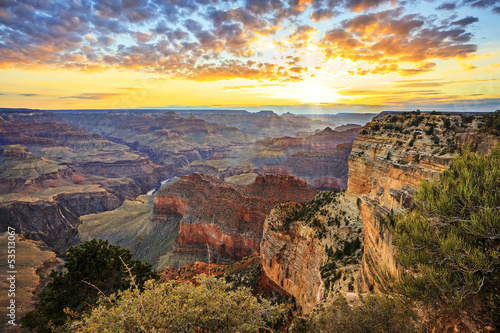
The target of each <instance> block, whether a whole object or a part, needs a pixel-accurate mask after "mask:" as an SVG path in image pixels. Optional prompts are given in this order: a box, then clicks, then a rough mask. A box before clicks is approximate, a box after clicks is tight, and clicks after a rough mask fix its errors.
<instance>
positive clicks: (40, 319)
mask: <svg viewBox="0 0 500 333" xmlns="http://www.w3.org/2000/svg"><path fill="white" fill-rule="evenodd" d="M124 263H125V264H126V265H127V266H128V267H129V269H130V272H131V273H132V274H133V276H134V277H135V281H134V283H137V285H138V287H139V288H142V287H143V285H144V282H145V281H146V280H149V279H152V278H158V277H159V276H158V274H156V273H155V272H153V271H152V270H151V265H150V264H143V263H141V262H140V261H139V260H132V254H131V253H130V250H128V249H124V248H121V247H119V246H115V245H111V244H109V242H108V241H103V240H101V239H99V240H97V239H92V240H90V241H88V242H85V243H82V244H80V245H79V246H78V247H76V246H72V247H70V248H69V249H68V251H67V255H66V261H65V264H64V267H65V269H66V271H65V272H56V271H52V273H51V274H50V281H49V283H48V284H47V287H46V288H45V290H44V291H42V292H41V293H40V294H39V295H38V297H39V303H38V306H37V308H36V309H35V310H33V311H30V312H28V313H27V314H26V315H25V316H24V317H22V319H21V323H22V325H23V327H25V328H28V329H30V331H32V332H53V331H58V330H59V329H61V328H62V327H63V326H64V325H65V324H66V323H67V322H68V320H69V319H70V316H69V312H68V311H67V310H69V311H70V312H72V313H73V314H77V315H78V314H82V313H84V312H85V311H90V309H91V306H93V305H94V304H96V302H97V300H98V299H99V290H100V291H101V292H103V293H105V294H108V295H109V294H112V293H116V292H117V291H119V290H125V289H127V288H129V287H130V283H131V279H130V273H129V271H128V270H127V268H126V266H125V265H124ZM65 309H67V310H65Z"/></svg>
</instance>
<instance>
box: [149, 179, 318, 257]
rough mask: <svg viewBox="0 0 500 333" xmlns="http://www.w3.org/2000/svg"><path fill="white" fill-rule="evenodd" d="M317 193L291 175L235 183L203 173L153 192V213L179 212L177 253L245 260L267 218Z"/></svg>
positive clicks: (255, 249)
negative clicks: (281, 206)
mask: <svg viewBox="0 0 500 333" xmlns="http://www.w3.org/2000/svg"><path fill="white" fill-rule="evenodd" d="M314 195H315V191H314V190H312V189H310V188H308V187H307V185H306V183H305V182H304V181H302V180H299V179H296V178H294V177H293V176H288V175H267V176H265V177H264V176H258V177H257V178H256V179H255V182H254V183H252V184H249V185H234V184H228V183H225V182H224V181H222V180H220V179H218V178H216V177H214V176H211V175H205V174H198V173H195V174H192V175H189V176H182V177H181V178H180V180H179V181H178V182H177V183H175V184H172V185H171V186H169V187H167V188H165V189H163V190H160V191H159V193H158V194H157V195H156V196H155V202H154V214H155V217H160V220H161V216H162V215H165V214H181V215H183V218H182V220H181V223H180V231H179V235H178V236H177V239H176V244H175V245H174V251H175V252H178V253H202V254H204V253H206V252H207V245H208V246H209V247H210V251H213V253H212V255H213V258H214V259H215V258H216V257H219V258H226V259H231V260H237V259H241V258H243V257H245V256H248V255H250V254H252V253H253V252H256V251H259V249H260V247H259V243H260V240H261V238H262V231H263V225H264V220H265V218H266V217H267V215H268V214H269V212H270V210H271V209H272V208H273V207H274V206H275V205H276V204H278V203H280V202H285V201H296V202H306V201H309V200H311V199H312V198H314Z"/></svg>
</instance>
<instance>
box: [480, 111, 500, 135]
mask: <svg viewBox="0 0 500 333" xmlns="http://www.w3.org/2000/svg"><path fill="white" fill-rule="evenodd" d="M482 127H483V128H485V129H486V130H488V131H491V132H492V133H493V134H496V135H500V110H496V111H495V112H491V113H487V114H485V115H484V117H483V123H482Z"/></svg>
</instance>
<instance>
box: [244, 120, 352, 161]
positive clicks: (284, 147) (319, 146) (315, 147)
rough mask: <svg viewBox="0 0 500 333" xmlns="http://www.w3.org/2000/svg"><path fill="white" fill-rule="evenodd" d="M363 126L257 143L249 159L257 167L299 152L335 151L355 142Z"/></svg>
mask: <svg viewBox="0 0 500 333" xmlns="http://www.w3.org/2000/svg"><path fill="white" fill-rule="evenodd" d="M360 128H361V126H357V127H356V128H351V129H348V130H344V131H336V130H332V129H331V128H330V127H327V128H325V129H324V130H322V131H320V132H316V133H314V134H313V135H310V136H307V137H278V138H266V139H262V140H259V141H257V142H256V143H255V144H254V145H253V146H252V148H251V149H250V150H249V152H248V155H247V158H248V159H249V160H250V161H252V162H254V163H255V164H256V165H260V164H271V163H280V162H283V161H284V160H285V159H286V158H287V157H289V156H291V155H293V154H295V153H298V152H319V151H325V150H332V149H335V148H336V147H337V146H338V145H340V144H343V143H349V142H352V141H353V140H354V138H355V137H356V135H357V133H358V130H359V129H360Z"/></svg>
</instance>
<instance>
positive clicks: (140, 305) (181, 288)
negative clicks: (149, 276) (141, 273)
mask: <svg viewBox="0 0 500 333" xmlns="http://www.w3.org/2000/svg"><path fill="white" fill-rule="evenodd" d="M196 282H197V284H196V285H194V284H192V283H190V282H184V283H178V282H173V281H169V282H165V283H159V282H156V281H148V282H147V283H146V284H145V288H144V291H142V292H141V291H139V290H138V289H136V288H131V289H129V290H125V291H120V292H118V293H117V294H115V295H111V296H109V297H105V296H103V297H101V298H100V300H99V304H98V306H97V307H95V308H94V309H93V310H92V312H91V313H90V314H89V315H86V316H85V317H84V318H83V319H82V320H80V321H77V322H75V323H73V327H72V329H73V330H74V331H75V332H82V333H83V332H258V331H259V329H265V328H266V322H273V321H275V320H277V319H279V317H280V316H281V315H282V313H283V312H284V307H283V306H273V305H271V303H270V302H269V301H267V300H265V299H257V298H256V297H254V296H253V295H252V294H251V292H250V290H249V289H247V288H238V289H236V290H231V285H230V284H228V283H227V282H225V281H224V280H223V279H217V278H215V277H214V276H204V275H202V276H200V277H199V278H198V279H197V280H196Z"/></svg>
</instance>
